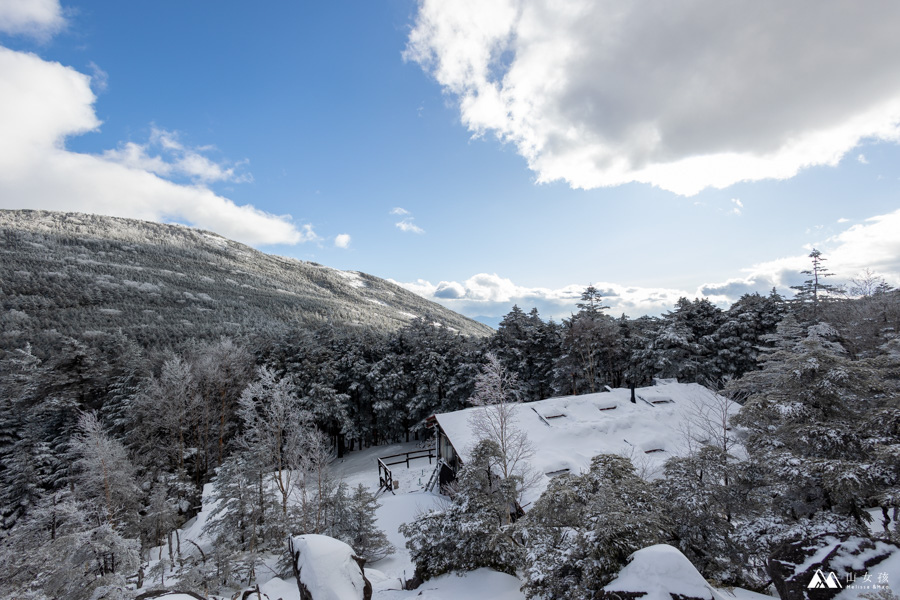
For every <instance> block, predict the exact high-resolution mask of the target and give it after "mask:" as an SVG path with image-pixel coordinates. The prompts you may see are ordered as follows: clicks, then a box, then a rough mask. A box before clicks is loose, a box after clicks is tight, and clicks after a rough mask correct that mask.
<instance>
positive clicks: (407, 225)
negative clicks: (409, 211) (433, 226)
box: [394, 217, 425, 234]
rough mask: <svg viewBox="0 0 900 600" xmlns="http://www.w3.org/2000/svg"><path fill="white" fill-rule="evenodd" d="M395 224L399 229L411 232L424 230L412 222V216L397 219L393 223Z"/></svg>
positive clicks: (423, 231) (422, 231)
mask: <svg viewBox="0 0 900 600" xmlns="http://www.w3.org/2000/svg"><path fill="white" fill-rule="evenodd" d="M394 225H396V226H397V229H399V230H400V231H407V232H411V233H420V234H421V233H425V230H424V229H422V228H421V227H419V226H418V225H416V224H415V223H413V219H412V217H408V218H406V219H403V220H402V221H398V222H396V223H394Z"/></svg>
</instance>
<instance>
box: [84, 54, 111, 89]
mask: <svg viewBox="0 0 900 600" xmlns="http://www.w3.org/2000/svg"><path fill="white" fill-rule="evenodd" d="M88 68H89V69H90V70H91V88H92V89H93V90H94V92H96V93H98V94H99V93H102V92H105V91H106V90H107V88H108V87H109V73H107V72H106V71H104V70H103V69H101V68H100V66H99V65H97V63H95V62H94V61H91V62H89V63H88Z"/></svg>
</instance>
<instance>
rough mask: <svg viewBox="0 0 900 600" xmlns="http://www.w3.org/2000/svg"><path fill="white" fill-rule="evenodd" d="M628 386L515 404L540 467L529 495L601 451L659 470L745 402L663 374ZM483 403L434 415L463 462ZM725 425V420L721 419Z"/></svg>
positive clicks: (645, 471)
mask: <svg viewBox="0 0 900 600" xmlns="http://www.w3.org/2000/svg"><path fill="white" fill-rule="evenodd" d="M635 394H636V399H637V402H636V403H635V404H632V403H631V391H630V390H628V389H624V388H620V389H612V390H610V391H607V392H601V393H597V394H585V395H581V396H564V397H560V398H548V399H546V400H538V401H536V402H526V403H522V404H517V405H514V408H515V413H514V414H515V421H516V426H517V427H518V428H519V429H521V430H523V431H525V433H526V435H527V436H528V439H529V441H530V442H531V444H532V445H533V446H534V455H533V456H532V458H531V459H530V461H529V462H530V463H531V466H532V467H533V468H534V469H536V470H537V471H538V472H539V473H541V474H543V476H542V477H541V478H540V481H539V482H538V484H537V485H536V486H535V487H534V489H532V490H530V491H529V492H528V493H527V494H526V498H525V500H526V502H531V501H533V500H535V499H536V498H537V497H538V496H539V495H540V494H541V492H542V491H543V490H544V488H546V486H547V483H548V482H549V480H550V477H552V476H554V475H558V474H560V473H565V472H567V471H568V472H571V473H573V474H579V473H582V472H586V471H587V470H588V468H589V467H590V464H591V459H592V458H593V457H595V456H597V455H599V454H619V455H623V456H627V457H629V458H631V459H632V462H633V463H634V465H635V468H636V469H637V471H638V473H639V474H640V475H642V476H644V477H646V478H653V477H657V476H659V475H660V474H661V473H662V466H663V464H664V463H665V461H666V460H667V459H669V458H670V457H672V456H676V455H683V454H685V453H686V451H687V448H688V446H689V444H690V443H691V441H690V440H693V443H694V444H695V445H696V443H697V440H702V439H703V438H704V437H707V434H706V433H704V427H703V425H704V423H705V424H706V427H707V429H710V428H712V431H715V429H714V427H715V426H714V425H712V424H713V423H715V422H716V421H717V420H718V421H721V418H719V419H716V416H717V415H721V412H722V411H723V410H725V411H727V412H728V414H729V415H733V414H736V413H737V411H738V409H739V408H740V406H739V405H738V404H736V403H734V402H731V401H729V400H727V399H725V398H723V397H722V396H719V395H717V394H715V393H714V392H712V391H710V390H709V389H707V388H705V387H703V386H702V385H699V384H697V383H678V382H676V381H673V380H662V381H660V382H658V384H657V385H655V386H652V387H645V388H637V389H636V390H635ZM482 410H486V408H484V407H475V408H467V409H464V410H459V411H456V412H452V413H443V414H437V415H435V418H436V419H437V422H438V424H439V425H440V427H441V429H442V430H443V431H444V432H445V433H446V435H447V436H448V437H449V438H450V442H451V443H452V444H453V447H454V449H455V450H456V452H457V453H458V454H459V456H460V458H462V460H463V462H466V461H467V460H468V458H469V452H470V451H471V450H472V448H473V447H474V445H475V443H476V442H477V440H476V439H475V433H474V432H473V431H472V427H471V425H470V420H471V419H472V418H473V415H475V414H476V413H477V412H478V411H482ZM704 415H705V416H704ZM719 429H721V425H719Z"/></svg>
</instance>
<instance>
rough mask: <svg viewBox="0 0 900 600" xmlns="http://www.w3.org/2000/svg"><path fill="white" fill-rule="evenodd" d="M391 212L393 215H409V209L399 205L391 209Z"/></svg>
mask: <svg viewBox="0 0 900 600" xmlns="http://www.w3.org/2000/svg"><path fill="white" fill-rule="evenodd" d="M391 214H392V215H408V214H409V211H408V210H406V209H405V208H400V207H399V206H396V207H394V208H392V209H391Z"/></svg>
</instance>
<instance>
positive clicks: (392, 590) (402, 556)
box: [152, 442, 772, 600]
mask: <svg viewBox="0 0 900 600" xmlns="http://www.w3.org/2000/svg"><path fill="white" fill-rule="evenodd" d="M421 449H422V444H421V442H410V443H408V444H393V445H390V446H379V447H376V448H368V449H365V450H361V451H356V452H351V453H349V454H348V455H347V456H346V457H344V458H343V459H340V460H338V461H336V462H335V463H334V464H333V473H334V474H335V476H336V477H338V478H340V479H341V480H342V481H344V482H345V483H347V484H348V485H349V486H351V487H355V486H357V485H358V484H360V483H361V484H363V485H365V486H366V487H368V488H369V489H370V490H372V491H375V490H377V489H378V466H377V462H376V459H377V458H378V457H384V456H389V455H393V454H400V453H404V452H410V451H415V450H421ZM393 460H397V459H393ZM433 468H434V463H433V462H432V463H431V464H429V462H428V459H427V458H419V459H415V460H413V461H411V463H410V467H409V468H407V467H406V465H405V464H400V465H393V466H392V467H391V469H392V475H393V477H394V479H395V480H396V481H399V488H398V489H397V491H396V493H395V494H391V493H390V492H387V493H384V492H383V493H382V494H381V495H380V496H379V498H378V502H379V504H380V505H381V506H380V507H379V508H378V511H377V513H376V517H377V521H378V526H379V527H380V528H381V529H382V530H383V531H384V532H385V533H386V534H387V536H388V539H389V540H390V542H391V543H392V544H393V545H394V548H395V552H394V554H392V555H390V556H388V557H387V558H384V559H382V560H380V561H377V562H374V563H371V564H368V565H366V575H367V577H368V579H369V581H370V582H371V583H372V587H373V599H375V600H406V599H409V600H412V599H413V598H415V599H416V600H458V599H459V598H465V599H466V600H524V598H525V596H524V594H523V593H522V592H521V591H519V587H520V585H521V582H520V581H519V580H518V579H516V578H515V577H512V576H510V575H506V574H504V573H498V572H496V571H492V570H490V569H479V570H477V571H473V572H471V573H466V574H463V575H461V576H460V575H452V574H451V575H444V576H441V577H437V578H435V579H431V580H429V581H426V582H425V583H423V584H422V585H421V586H420V587H419V588H418V589H416V590H411V591H407V590H403V589H401V588H402V582H403V581H405V580H406V579H409V578H411V577H412V576H413V571H414V566H413V564H412V561H411V560H410V558H409V553H408V551H407V550H406V546H405V542H406V540H405V538H404V537H403V536H402V535H401V534H400V533H399V531H398V530H397V529H398V527H399V526H400V525H401V524H402V523H406V522H409V521H411V520H413V519H415V517H416V515H417V514H419V513H420V512H422V511H425V510H428V509H430V508H432V507H435V506H439V505H440V504H441V503H443V502H446V501H447V499H446V498H444V497H443V496H440V495H438V494H434V493H430V492H426V491H424V489H423V488H424V486H425V484H426V483H427V482H428V478H429V476H430V475H431V469H433ZM210 492H211V489H210V486H209V485H207V486H206V488H205V489H204V493H203V496H204V504H203V510H202V511H201V512H200V514H198V515H197V517H196V518H195V519H192V520H191V521H189V522H188V523H186V524H185V526H184V528H183V529H182V530H181V532H180V536H181V543H182V550H183V551H185V550H186V549H187V548H188V547H190V546H191V544H190V542H188V540H190V541H193V542H194V543H197V544H198V545H199V546H200V547H201V548H203V550H204V551H208V550H209V549H210V542H209V540H208V539H206V538H205V537H204V536H203V535H202V529H203V526H204V524H205V523H206V520H207V518H208V516H209V513H210V511H211V510H212V508H213V505H212V503H211V502H210V501H209V497H210ZM667 549H668V547H665V548H662V549H661V550H660V549H659V548H657V550H656V554H654V557H655V556H657V555H660V554H665V551H666V550H667ZM671 550H672V551H674V549H671ZM158 552H159V549H158V548H157V549H154V550H153V551H152V553H153V556H154V557H156V556H157V555H158ZM162 552H163V556H166V555H167V549H166V548H165V547H163V548H162ZM641 552H645V553H647V552H646V549H645V550H644V551H641ZM671 553H672V552H670V554H671ZM674 553H675V554H677V556H674V557H669V558H671V560H669V561H663V562H665V563H666V564H668V563H669V562H673V563H674V562H677V559H678V557H679V556H680V557H681V560H686V559H684V557H683V556H681V555H680V553H677V551H674ZM650 554H652V552H650ZM666 556H668V555H666ZM651 558H652V557H651ZM273 562H274V561H273ZM645 562H647V564H649V565H651V566H652V567H653V568H652V569H651V568H650V567H648V566H647V565H643V566H642V563H641V564H635V565H634V566H633V568H632V569H631V571H627V567H626V570H623V572H622V576H623V577H625V579H627V578H628V576H632V578H636V580H639V581H640V580H643V579H646V577H644V576H645V575H646V574H647V573H646V571H648V569H649V570H653V571H654V572H656V571H659V570H660V569H663V566H665V565H662V563H660V562H659V561H657V560H650V561H645ZM657 563H658V564H657ZM654 565H655V566H654ZM676 566H677V565H676ZM682 566H683V565H682ZM691 568H692V569H693V567H691ZM663 570H664V569H663ZM693 572H694V573H695V574H696V578H699V579H697V581H693V582H691V583H692V584H696V587H698V588H699V587H703V583H701V582H702V577H700V575H699V573H696V571H695V570H694V571H693ZM258 576H259V579H260V581H261V583H260V591H261V592H263V593H264V594H267V595H268V597H269V598H270V600H278V599H279V598H280V599H281V600H299V599H300V593H299V591H298V589H297V583H296V581H295V580H294V579H293V578H289V579H280V578H278V577H277V576H276V573H275V571H274V569H268V570H267V569H261V570H260V573H259V575H258ZM620 583H623V584H624V583H626V581H625V580H623V581H622V582H620ZM703 589H706V590H709V591H710V592H712V593H711V595H712V597H713V598H714V600H772V599H771V597H770V596H764V595H762V594H756V593H754V592H749V591H747V590H741V589H739V588H738V589H734V590H723V589H715V588H710V587H708V586H707V587H704V588H703Z"/></svg>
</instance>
